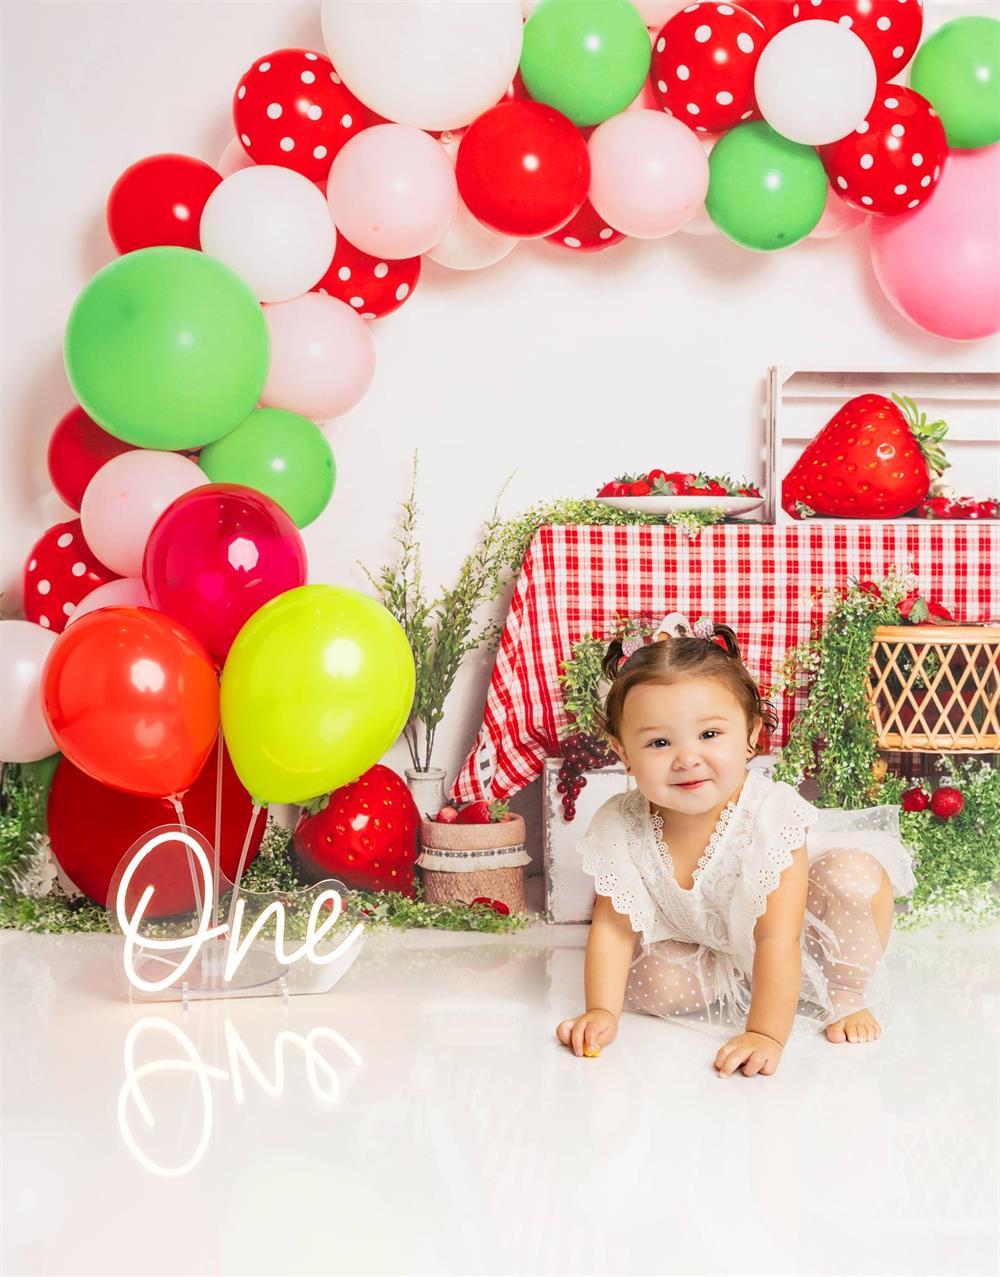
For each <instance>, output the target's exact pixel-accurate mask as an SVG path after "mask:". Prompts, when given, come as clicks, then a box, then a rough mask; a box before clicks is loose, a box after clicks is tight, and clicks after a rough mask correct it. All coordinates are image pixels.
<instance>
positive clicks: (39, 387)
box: [0, 0, 1000, 806]
mask: <svg viewBox="0 0 1000 1277" xmlns="http://www.w3.org/2000/svg"><path fill="white" fill-rule="evenodd" d="M966 12H979V13H994V14H995V13H997V12H998V7H997V5H996V4H993V3H989V2H988V0H982V2H977V3H961V4H951V5H942V4H936V5H930V6H929V7H928V13H927V27H928V28H929V29H933V28H934V27H936V26H937V25H939V24H940V23H941V22H942V21H944V20H945V19H946V18H949V17H953V16H957V15H958V14H962V13H966ZM0 13H2V23H3V32H2V34H3V64H2V67H3V75H2V107H3V156H2V159H3V177H4V180H3V237H2V240H3V244H2V251H3V282H4V288H3V340H2V345H3V383H2V399H0V404H2V410H3V415H2V431H3V451H2V457H3V464H2V468H0V485H2V486H0V504H2V524H0V542H2V554H3V558H2V565H0V588H2V589H4V590H5V591H7V590H9V591H10V594H9V596H8V601H10V600H13V599H14V598H15V597H16V595H17V593H18V592H19V584H18V583H19V577H20V572H21V567H22V564H23V562H24V557H25V554H26V552H27V550H28V549H29V547H30V545H31V543H32V542H33V540H34V539H35V538H36V537H37V536H38V535H40V533H41V532H42V531H43V530H44V529H45V528H46V527H47V526H49V524H51V523H53V522H55V521H57V520H58V519H60V518H66V517H70V516H69V514H68V513H67V512H66V511H65V507H63V506H62V505H61V503H60V502H59V501H58V499H57V498H56V497H55V495H54V494H53V493H52V490H51V485H50V484H49V481H48V477H47V474H46V470H45V447H46V443H47V439H48V435H49V433H50V432H51V429H52V427H53V426H54V424H55V423H56V421H57V420H58V419H59V417H60V416H61V415H62V413H63V412H65V411H66V410H67V409H68V408H69V407H70V406H71V404H72V402H73V400H72V396H71V394H70V390H69V387H68V385H67V382H66V378H65V374H64V372H63V368H62V357H61V345H62V333H63V326H64V324H65V320H66V316H67V314H68V311H69V308H70V306H71V305H72V303H73V300H74V298H75V297H76V295H77V293H78V292H79V290H80V288H81V287H82V286H83V285H84V283H85V282H86V281H87V280H88V279H89V278H90V277H91V276H92V275H93V273H94V272H95V271H96V270H98V269H99V268H100V267H101V266H103V265H104V264H105V263H106V262H108V261H110V260H111V258H112V257H113V250H112V248H111V244H110V242H109V240H108V239H107V236H106V233H105V230H104V225H103V216H104V202H105V199H106V196H107V192H108V190H109V188H110V187H111V185H112V183H113V182H114V180H115V178H116V177H117V176H118V174H119V173H120V172H121V171H122V169H124V168H125V167H126V166H127V165H128V164H130V163H132V162H133V161H134V160H136V159H138V158H140V157H141V156H143V155H148V154H151V153H154V152H157V151H167V150H171V151H182V152H187V153H190V154H194V155H198V156H201V157H202V158H204V159H206V160H208V161H209V162H211V163H214V162H215V161H216V160H217V159H218V156H219V154H220V153H221V151H222V149H223V147H224V146H225V144H226V142H227V141H228V140H229V138H230V136H231V129H232V126H231V119H230V102H231V97H232V92H233V89H234V87H235V85H236V83H237V81H238V79H239V77H240V75H241V74H242V73H243V71H244V70H245V69H246V67H247V66H248V65H249V64H250V62H251V61H252V60H253V59H254V58H255V57H258V56H260V55H261V54H263V53H264V52H266V51H268V50H272V49H277V48H281V47H286V46H304V47H307V48H308V47H312V48H317V49H322V47H323V46H322V42H321V37H320V26H319V3H318V0H286V2H281V0H237V2H234V3H224V2H219V0H197V2H195V0H190V2H184V0H175V2H173V3H169V2H164V0H132V2H131V3H113V2H108V3H97V2H93V0H73V2H72V3H66V2H64V0H4V4H3V6H2V7H0ZM374 330H375V334H376V346H377V361H378V362H377V367H376V375H375V382H374V385H373V386H372V389H371V391H370V392H369V394H368V395H367V396H366V398H365V399H364V400H363V402H362V403H361V404H360V405H359V406H358V407H357V408H356V409H355V410H354V411H353V412H351V413H349V414H348V415H347V416H345V417H342V418H340V419H339V420H338V421H336V422H334V423H333V424H332V425H331V426H330V427H329V428H328V434H329V438H330V440H331V443H332V445H333V449H334V453H335V456H336V460H337V467H338V483H337V490H336V492H335V494H334V497H333V500H332V502H331V504H330V506H329V507H328V509H327V510H326V512H325V513H324V514H323V515H322V516H321V518H320V519H319V520H317V521H316V522H315V523H314V524H312V526H311V527H309V528H308V529H307V530H306V533H305V538H306V542H307V546H308V550H309V556H310V565H311V579H312V580H314V581H330V582H336V583H340V584H345V585H351V586H354V587H356V588H367V583H366V581H365V578H364V576H363V574H362V573H361V571H360V569H359V568H357V567H356V565H355V560H356V559H359V558H360V559H362V560H363V561H364V562H366V563H367V564H369V565H370V566H371V567H372V568H373V569H374V568H376V567H377V566H378V565H380V564H381V563H382V562H383V561H385V560H386V558H387V556H389V555H390V554H391V553H392V551H393V545H392V540H391V538H392V535H393V531H394V528H395V521H396V518H397V514H398V503H399V501H400V500H401V499H402V498H403V497H404V496H405V494H406V492H407V486H408V482H409V470H410V460H411V454H412V451H413V448H414V446H419V448H420V453H421V478H420V484H419V490H418V497H419V501H420V504H421V507H422V509H423V512H424V525H423V526H424V537H425V541H424V564H425V571H426V577H427V580H428V583H429V584H430V585H431V586H433V585H434V584H435V583H437V582H440V581H448V582H450V581H452V580H453V579H454V574H455V571H456V569H457V567H458V565H459V563H460V561H461V559H462V557H463V555H464V554H465V553H466V551H467V550H468V549H469V548H470V547H471V546H472V544H473V542H474V538H475V537H476V535H477V529H478V526H479V524H480V522H481V521H482V519H483V518H484V517H485V516H486V515H487V514H488V513H489V511H490V509H491V508H492V505H493V500H494V496H495V494H496V492H497V491H498V489H499V487H500V485H501V483H502V482H503V480H504V479H505V478H506V477H507V475H508V474H509V473H510V472H511V470H514V469H515V468H516V471H517V473H516V474H515V477H514V479H513V482H512V483H511V484H510V486H509V488H508V490H507V494H506V497H505V502H504V510H505V511H506V512H507V513H510V514H513V513H516V512H518V511H520V510H522V509H524V508H525V507H526V506H528V505H530V504H532V503H533V502H535V501H536V500H540V499H549V498H554V497H557V496H572V495H591V494H592V493H593V492H594V491H595V489H596V487H597V485H598V484H599V483H600V482H602V481H603V480H605V479H606V478H608V477H610V475H611V474H612V473H616V472H618V471H619V470H621V469H647V468H649V467H650V466H652V465H663V466H664V467H666V468H667V469H671V468H675V467H683V468H688V467H690V468H692V469H694V468H698V467H704V468H707V469H709V470H735V471H745V472H747V473H748V474H749V475H750V476H751V477H752V478H753V479H756V480H757V481H760V479H761V478H762V475H761V471H760V462H759V449H760V443H761V438H762V409H763V377H764V373H765V370H766V368H767V366H768V365H769V364H772V363H789V364H798V365H800V366H805V367H817V366H818V367H826V366H831V367H838V366H839V367H847V368H850V367H852V366H860V367H868V366H871V367H890V368H891V367H899V368H922V367H939V368H948V369H955V370H962V369H984V368H994V367H997V366H998V357H997V356H998V350H1000V345H998V343H997V342H996V341H986V342H979V343H972V344H958V343H953V342H948V341H944V340H940V339H937V338H934V337H931V336H929V335H927V334H924V333H921V332H920V331H919V330H917V329H916V328H914V327H913V326H912V325H910V324H908V323H907V322H905V321H904V320H903V319H901V318H900V317H899V316H898V315H897V314H896V312H895V311H894V310H893V308H892V307H891V306H890V304H889V303H888V302H887V301H886V300H885V299H884V297H883V296H882V294H881V292H880V291H879V289H878V286H877V284H876V283H875V280H874V277H873V275H872V271H871V268H870V265H869V263H868V258H867V252H866V249H865V236H864V232H863V231H862V232H860V233H857V232H856V233H854V234H852V235H850V236H847V237H845V238H843V239H841V240H833V241H830V240H827V241H807V242H805V243H803V244H800V245H798V246H796V247H794V248H792V249H790V250H787V251H785V252H782V253H776V254H755V253H749V252H745V251H743V250H741V249H739V248H737V247H736V246H735V245H733V244H731V243H729V242H728V241H727V240H725V239H723V238H722V237H721V236H713V237H710V238H697V237H694V236H689V235H682V234H678V235H675V236H673V237H671V238H668V239H665V240H659V241H652V242H645V243H642V242H637V241H632V242H626V243H625V244H623V245H621V246H619V247H616V248H613V249H611V250H610V251H608V252H606V253H604V254H601V255H598V256H596V257H574V256H572V255H571V254H569V253H568V252H565V251H563V250H560V249H557V248H555V247H553V246H551V245H548V244H544V243H542V244H522V245H520V246H519V247H518V248H517V249H516V250H515V252H514V253H513V254H512V255H511V256H510V257H509V258H507V259H506V260H505V261H503V262H501V263H500V264H499V265H497V266H495V267H493V268H491V269H489V270H486V271H482V272H479V273H475V274H471V275H465V274H461V273H452V272H448V271H445V270H444V269H442V268H440V267H437V266H435V265H433V264H432V263H427V264H426V266H425V270H424V274H423V277H422V279H421V282H420V284H419V285H418V288H417V290H416V293H415V295H414V297H413V299H412V300H411V301H410V302H408V303H407V304H406V305H405V306H404V307H403V308H402V309H401V310H400V311H399V312H398V313H397V314H395V315H393V316H390V317H388V318H386V319H383V320H379V321H375V323H374ZM818 424H822V423H818ZM983 495H985V494H983ZM505 600H506V596H505V597H504V599H501V600H498V602H497V605H496V606H497V608H498V612H497V615H502V613H501V611H499V609H500V607H501V605H502V603H503V602H505ZM490 665H491V662H490V661H489V660H487V659H485V658H480V659H478V660H477V659H475V658H472V659H470V660H469V662H468V664H467V666H466V667H465V669H464V670H463V672H462V674H461V675H460V678H459V683H458V685H457V687H456V691H455V694H454V699H453V701H451V702H450V703H449V710H448V715H447V719H446V721H445V723H444V724H442V728H441V730H440V732H439V735H438V746H437V749H436V758H435V761H436V762H438V763H440V764H441V765H443V766H445V767H446V768H447V769H448V772H449V780H450V779H451V775H452V774H453V772H454V770H455V769H456V768H457V767H458V766H459V764H460V763H461V761H462V759H463V757H464V755H465V752H466V750H467V749H468V747H469V746H470V744H471V739H472V736H473V734H474V732H475V730H476V727H477V726H478V722H479V719H480V714H481V708H482V703H483V699H484V696H485V691H486V685H487V682H488V679H489V674H490ZM385 761H386V762H387V763H388V764H389V765H391V766H396V767H398V768H400V769H402V767H403V766H404V765H405V764H406V762H407V756H406V751H405V749H403V748H402V747H400V746H397V747H395V748H394V749H393V750H392V751H391V752H390V754H389V755H387V756H386V759H385ZM536 788H537V787H536V786H532V791H534V790H535V789H536ZM530 792H531V791H528V792H526V794H525V801H526V802H527V801H528V800H529V794H530ZM518 805H519V806H521V804H518Z"/></svg>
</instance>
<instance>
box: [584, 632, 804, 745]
mask: <svg viewBox="0 0 1000 1277" xmlns="http://www.w3.org/2000/svg"><path fill="white" fill-rule="evenodd" d="M713 633H714V637H713V638H710V639H704V638H694V637H690V638H686V637H685V638H669V639H664V640H659V641H656V642H653V643H647V644H646V645H645V646H643V647H640V648H638V649H637V650H636V651H635V652H633V653H632V655H631V656H630V657H628V659H627V660H626V659H623V658H624V656H625V653H624V649H623V647H622V644H621V642H620V641H619V640H618V639H615V640H614V641H613V642H612V643H610V644H609V645H608V650H607V651H606V652H605V654H604V660H603V661H602V667H603V669H604V676H605V678H607V679H608V680H609V681H610V683H611V689H610V691H609V692H608V694H607V697H606V698H605V701H604V705H603V706H602V707H600V708H599V709H598V711H597V721H598V726H599V728H600V730H601V731H602V732H603V733H604V735H605V736H607V737H611V736H613V737H614V738H615V739H616V740H619V741H620V740H621V724H622V715H623V712H624V708H625V697H626V696H627V695H628V694H629V691H630V690H631V689H632V688H633V687H636V686H638V685H639V684H641V683H659V684H661V685H664V686H665V685H668V684H670V683H677V682H679V681H680V680H681V679H684V678H691V677H696V678H714V679H718V681H719V682H720V683H724V684H725V686H726V687H727V688H728V689H729V690H730V691H731V692H732V694H733V696H735V697H736V700H737V701H738V702H739V704H740V707H741V709H742V710H743V713H744V715H745V716H746V721H747V728H748V732H747V738H748V739H747V743H748V744H749V734H750V731H751V730H752V729H753V726H754V724H755V723H756V722H757V720H758V719H760V720H761V722H762V724H763V729H764V730H763V732H762V733H761V736H760V737H759V738H758V741H757V745H756V747H755V750H754V752H755V753H758V754H760V753H764V752H765V746H764V745H763V744H762V741H763V740H764V738H765V736H767V735H771V734H773V733H774V732H776V731H777V729H778V721H779V720H778V714H777V711H776V710H775V708H774V706H773V705H771V703H770V702H769V701H766V700H764V698H763V697H762V696H761V694H760V688H759V687H758V686H757V684H756V682H755V681H754V679H753V676H752V675H751V674H750V671H749V670H748V669H747V667H746V666H745V665H744V664H743V658H742V656H741V655H740V647H739V643H738V642H737V639H736V635H735V634H734V633H733V631H732V630H731V629H730V628H729V626H728V625H715V626H714V627H713ZM716 639H721V640H722V644H720V643H718V642H716Z"/></svg>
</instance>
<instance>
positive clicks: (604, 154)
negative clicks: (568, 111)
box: [587, 111, 708, 239]
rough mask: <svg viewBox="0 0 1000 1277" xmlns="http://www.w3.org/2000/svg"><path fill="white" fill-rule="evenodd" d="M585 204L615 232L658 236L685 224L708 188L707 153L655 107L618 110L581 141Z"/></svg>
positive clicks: (688, 131)
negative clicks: (586, 167) (586, 157)
mask: <svg viewBox="0 0 1000 1277" xmlns="http://www.w3.org/2000/svg"><path fill="white" fill-rule="evenodd" d="M587 149H588V150H589V152H590V192H589V195H590V202H591V203H592V204H593V206H594V208H595V209H596V210H597V212H598V213H599V214H600V216H601V217H603V218H604V220H605V221H606V222H607V223H608V225H609V226H613V227H614V228H615V230H619V231H623V232H624V233H625V234H626V235H631V236H633V237H634V238H635V239H658V238H659V237H660V236H661V235H670V234H672V233H673V232H674V231H678V230H680V228H681V227H682V226H683V225H685V223H686V222H689V221H690V220H691V219H692V218H693V217H694V215H695V214H696V213H697V211H698V209H699V208H700V207H701V205H702V203H703V202H704V199H705V195H706V193H707V191H708V157H707V156H706V155H705V151H704V148H703V147H702V145H701V143H700V142H699V141H698V138H697V137H696V136H695V134H694V133H692V132H691V130H690V129H689V128H688V127H687V126H686V125H684V124H681V122H680V121H679V120H675V119H674V118H673V117H672V116H669V115H664V114H662V112H659V111H623V112H622V114H621V115H613V116H612V117H611V119H610V120H605V121H604V123H603V124H599V125H598V126H597V128H596V129H595V130H594V131H593V133H592V134H591V135H590V140H589V141H588V143H587Z"/></svg>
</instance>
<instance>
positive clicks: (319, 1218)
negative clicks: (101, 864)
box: [0, 926, 1000, 1277]
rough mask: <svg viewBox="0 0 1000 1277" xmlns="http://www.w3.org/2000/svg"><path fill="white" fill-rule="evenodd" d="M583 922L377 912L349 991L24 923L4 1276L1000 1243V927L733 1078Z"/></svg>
mask: <svg viewBox="0 0 1000 1277" xmlns="http://www.w3.org/2000/svg"><path fill="white" fill-rule="evenodd" d="M585 939H586V929H585V928H582V927H544V926H539V927H535V928H533V929H531V930H530V931H528V932H524V933H521V934H520V935H516V936H513V937H486V936H483V937H476V936H470V935H451V934H444V933H428V932H410V933H405V934H399V933H397V934H394V935H382V936H371V937H370V938H369V940H368V943H367V945H366V947H365V949H364V951H363V952H362V953H361V955H360V957H359V958H358V960H357V962H356V963H355V965H354V967H353V968H352V969H351V970H350V971H349V972H348V973H347V975H346V976H345V978H344V980H343V982H342V983H341V984H340V985H339V986H338V987H337V988H336V989H334V990H333V991H332V992H331V993H329V994H327V995H324V996H320V997H302V998H298V999H293V1000H292V1001H291V1002H290V1004H289V1005H283V1004H282V1002H281V1001H280V1000H278V999H275V1000H272V999H261V1000H255V1001H233V1002H229V1003H225V1004H218V1003H216V1004H208V1003H200V1004H196V1005H193V1006H192V1007H191V1008H190V1009H189V1010H188V1011H187V1012H184V1011H183V1010H182V1009H181V1007H180V1005H179V1004H176V1003H173V1004H168V1005H161V1006H155V1007H136V1006H130V1005H128V1004H127V1003H125V1002H123V1001H121V1000H115V999H116V997H117V995H116V994H115V993H114V991H113V990H114V984H113V977H112V973H111V963H112V942H110V941H109V940H108V938H106V937H79V938H70V937H62V938H52V937H37V936H22V935H15V934H11V933H6V934H4V935H3V936H2V937H0V972H2V979H3V994H4V1001H3V1074H2V1082H3V1183H2V1188H3V1194H2V1200H3V1207H2V1209H3V1220H2V1236H3V1240H2V1247H3V1262H2V1270H3V1272H4V1273H6V1274H21V1273H24V1274H27V1273H31V1274H35V1273H60V1274H68V1273H72V1274H82V1273H100V1274H117V1273H129V1274H145V1273H171V1274H173V1273H191V1274H201V1273H280V1274H283V1275H285V1274H289V1275H290V1274H297V1273H337V1274H340V1273H344V1274H353V1273H391V1274H397V1273H398V1274H450V1273H456V1274H457V1273H461V1274H479V1273H496V1274H507V1273H510V1274H549V1273H553V1274H554V1273H566V1274H590V1273H593V1274H598V1273H599V1274H632V1273H642V1274H660V1273H663V1274H667V1273H670V1274H673V1273H678V1274H696V1273H697V1274H701V1273H710V1274H728V1273H734V1274H735V1273H738V1274H758V1273H759V1274H786V1273H787V1274H792V1273H794V1274H801V1275H803V1277H805V1275H807V1274H834V1273H838V1274H839V1273H843V1274H903V1273H907V1274H922V1273H930V1274H945V1273H948V1274H952V1273H954V1274H977V1275H978V1274H987V1273H994V1272H996V1271H997V1215H996V1207H997V1147H998V1146H997V1135H998V1121H997V1115H998V1060H1000V1056H998V1051H997V1037H998V1026H1000V946H998V939H1000V932H998V931H997V930H993V931H989V932H980V933H978V934H975V935H969V934H963V933H958V932H954V931H950V932H945V931H940V930H931V931H925V932H923V933H919V934H897V935H896V936H895V937H894V939H893V943H892V947H891V949H890V961H891V970H892V979H893V987H894V1005H893V1011H892V1016H891V1018H890V1019H889V1021H888V1022H887V1023H886V1024H885V1034H884V1036H883V1038H882V1040H881V1041H880V1042H878V1043H876V1044H873V1045H868V1046H849V1045H847V1046H836V1047H835V1046H832V1045H830V1044H829V1043H827V1042H826V1041H825V1039H821V1038H817V1039H816V1040H815V1041H813V1040H810V1041H807V1042H804V1043H800V1044H796V1045H793V1046H790V1047H789V1048H788V1049H787V1050H786V1055H785V1059H784V1061H783V1063H782V1066H781V1068H780V1069H779V1071H778V1072H777V1073H776V1074H775V1075H774V1076H773V1077H770V1078H763V1077H756V1078H746V1077H743V1076H742V1075H740V1074H735V1075H734V1076H732V1077H730V1078H726V1079H721V1078H719V1077H718V1076H716V1074H715V1072H714V1071H713V1069H712V1067H711V1060H712V1056H713V1054H714V1050H715V1047H713V1046H712V1043H711V1040H710V1039H707V1038H705V1037H703V1036H702V1035H700V1034H698V1033H695V1032H692V1031H691V1030H690V1029H685V1028H683V1027H681V1026H679V1025H673V1024H666V1023H664V1022H662V1021H657V1020H653V1019H649V1018H645V1017H636V1016H626V1017H625V1020H624V1022H623V1027H622V1031H621V1034H620V1037H619V1040H618V1042H617V1043H616V1044H615V1045H614V1046H613V1047H611V1048H610V1049H608V1050H607V1051H606V1052H605V1054H604V1055H603V1056H602V1057H601V1058H600V1059H597V1060H587V1059H577V1058H575V1057H573V1056H572V1055H570V1054H569V1053H568V1052H567V1051H566V1050H565V1049H564V1048H562V1047H559V1046H558V1045H557V1043H556V1041H555V1039H554V1034H553V1030H554V1026H555V1024H556V1022H557V1021H558V1020H559V1019H561V1018H562V1017H564V1016H566V1015H568V1014H570V1013H573V1012H575V1011H576V1010H577V1009H578V1008H579V1006H580V996H581V981H582V957H583V944H584V942H585Z"/></svg>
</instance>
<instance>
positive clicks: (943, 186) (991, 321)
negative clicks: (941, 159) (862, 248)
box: [868, 144, 1000, 341]
mask: <svg viewBox="0 0 1000 1277" xmlns="http://www.w3.org/2000/svg"><path fill="white" fill-rule="evenodd" d="M868 242H869V247H870V249H871V255H872V265H873V266H874V267H875V276H876V278H877V279H878V282H879V283H880V284H881V286H882V290H883V291H884V293H885V295H886V297H888V298H889V300H890V301H891V302H892V304H893V305H894V306H895V307H896V309H897V310H898V311H899V312H900V313H901V314H902V315H905V317H906V318H907V319H909V320H910V321H911V322H913V323H914V324H916V325H917V326H918V327H920V328H924V329H926V331H927V332H929V333H934V334H935V335H936V336H938V337H948V338H950V339H951V340H952V341H976V340H977V339H978V338H981V337H989V336H991V335H992V334H993V333H995V332H998V331H1000V144H998V145H995V146H985V147H983V148H982V149H981V150H977V151H951V152H950V154H949V155H948V159H947V162H946V163H945V167H944V172H943V173H942V174H941V180H940V181H939V182H938V184H937V186H936V187H935V189H934V193H933V195H931V197H930V199H929V200H928V201H927V203H926V204H924V205H922V206H921V207H920V208H918V209H916V210H914V212H912V213H904V214H902V215H901V216H900V217H873V218H872V220H871V227H870V230H869V240H868Z"/></svg>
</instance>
